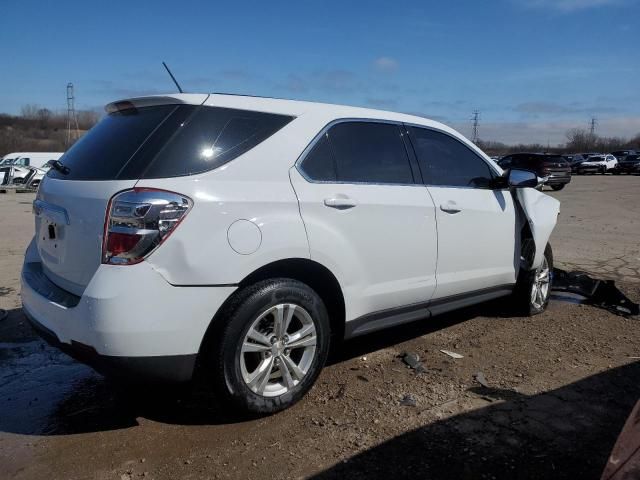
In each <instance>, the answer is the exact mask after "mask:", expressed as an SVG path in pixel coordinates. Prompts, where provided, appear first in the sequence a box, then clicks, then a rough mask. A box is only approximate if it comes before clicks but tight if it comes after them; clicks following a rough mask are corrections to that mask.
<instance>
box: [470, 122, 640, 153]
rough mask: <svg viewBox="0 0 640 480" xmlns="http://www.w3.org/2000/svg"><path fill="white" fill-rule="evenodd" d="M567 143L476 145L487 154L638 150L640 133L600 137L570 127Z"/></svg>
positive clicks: (489, 142)
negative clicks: (628, 135) (553, 145)
mask: <svg viewBox="0 0 640 480" xmlns="http://www.w3.org/2000/svg"><path fill="white" fill-rule="evenodd" d="M566 138H567V143H565V144H564V145H560V146H557V147H549V146H548V145H542V144H541V143H529V144H525V143H521V144H517V145H507V144H506V143H502V142H493V141H484V140H478V142H476V143H477V145H478V147H480V148H481V149H482V150H484V151H485V152H486V153H487V154H488V155H496V156H501V155H507V154H509V153H513V152H550V153H591V152H596V153H610V152H614V151H616V150H640V133H638V134H637V135H636V136H635V137H633V138H631V139H627V138H622V137H601V136H599V135H597V134H595V133H591V131H589V130H587V129H586V128H572V129H570V130H568V131H567V133H566Z"/></svg>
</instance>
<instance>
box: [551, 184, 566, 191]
mask: <svg viewBox="0 0 640 480" xmlns="http://www.w3.org/2000/svg"><path fill="white" fill-rule="evenodd" d="M564 186H565V184H564V183H560V184H558V185H551V188H552V189H553V190H555V191H556V192H559V191H560V190H562V189H563V188H564Z"/></svg>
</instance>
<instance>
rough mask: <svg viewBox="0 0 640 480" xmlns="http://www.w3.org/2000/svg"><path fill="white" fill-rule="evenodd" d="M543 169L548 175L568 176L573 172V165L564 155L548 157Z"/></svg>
mask: <svg viewBox="0 0 640 480" xmlns="http://www.w3.org/2000/svg"><path fill="white" fill-rule="evenodd" d="M542 169H543V172H544V174H545V175H547V176H560V177H561V176H566V175H568V174H570V173H571V166H570V165H569V162H567V161H566V160H565V159H564V158H563V157H561V156H557V157H546V158H545V160H544V161H543V162H542Z"/></svg>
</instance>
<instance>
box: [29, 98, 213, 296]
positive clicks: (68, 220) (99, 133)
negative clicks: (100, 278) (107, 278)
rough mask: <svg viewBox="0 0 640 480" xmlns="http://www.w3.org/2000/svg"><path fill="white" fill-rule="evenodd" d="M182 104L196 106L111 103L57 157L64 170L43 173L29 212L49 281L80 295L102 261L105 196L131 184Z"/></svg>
mask: <svg viewBox="0 0 640 480" xmlns="http://www.w3.org/2000/svg"><path fill="white" fill-rule="evenodd" d="M205 98H206V95H204V96H203V98H202V101H204V99H205ZM157 101H158V102H161V101H162V100H161V99H158V100H157ZM181 107H183V108H187V109H192V108H197V107H196V106H193V105H183V106H179V105H177V104H175V101H174V103H173V104H166V103H165V104H159V105H149V106H142V107H140V108H133V104H128V105H124V104H121V105H120V107H118V106H116V107H115V108H113V110H114V111H112V112H110V113H109V114H108V115H107V116H106V117H105V118H104V119H103V120H102V121H101V122H100V123H98V125H96V126H95V127H94V128H92V129H91V130H90V131H89V132H88V133H87V134H86V135H85V136H83V137H82V138H81V139H80V140H79V141H78V142H77V143H75V144H74V145H73V146H72V147H71V149H69V150H68V151H67V152H66V153H65V154H64V155H63V156H62V157H61V158H60V161H61V162H62V164H63V165H64V166H65V167H67V168H68V171H66V173H64V172H62V171H59V170H56V169H54V168H52V169H51V170H50V171H49V172H48V173H47V175H46V177H45V178H44V179H43V181H42V183H41V185H40V188H39V190H38V195H37V198H36V201H35V202H34V213H35V234H36V237H35V239H36V245H37V249H38V252H39V254H40V258H41V260H42V267H43V271H44V273H45V274H46V275H47V276H48V277H49V279H50V280H51V281H53V282H54V283H56V284H57V285H58V286H60V287H61V288H64V289H65V290H67V291H69V292H71V293H73V294H75V295H82V292H83V291H84V289H85V288H86V286H87V285H88V283H89V281H90V280H91V278H92V277H93V275H94V273H95V272H96V270H97V269H98V267H99V266H100V263H101V260H102V241H103V235H104V225H105V214H106V210H107V205H108V203H109V200H110V199H111V197H112V196H113V195H114V194H116V193H117V192H119V191H121V190H126V189H130V188H133V186H134V185H135V184H136V182H137V180H138V179H139V178H140V177H141V175H142V174H143V171H144V170H145V168H144V166H145V162H146V161H147V160H148V157H147V156H146V155H145V154H148V153H149V149H148V148H144V147H145V146H146V145H148V144H149V142H150V141H151V140H152V139H153V137H154V135H153V134H154V133H159V131H160V130H161V128H162V126H163V125H166V124H167V122H168V119H169V118H171V117H172V115H174V114H175V112H176V110H177V109H179V108H181ZM119 108H122V109H119ZM182 113H183V114H184V113H185V112H182ZM149 147H151V145H149ZM154 148H155V149H156V150H157V147H154Z"/></svg>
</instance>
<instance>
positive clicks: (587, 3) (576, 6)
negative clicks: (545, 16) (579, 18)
mask: <svg viewBox="0 0 640 480" xmlns="http://www.w3.org/2000/svg"><path fill="white" fill-rule="evenodd" d="M516 1H517V2H518V3H520V4H522V5H525V6H527V7H531V8H541V9H549V10H556V11H559V12H564V13H569V12H575V11H577V10H586V9H589V8H597V7H607V6H613V5H620V4H623V3H627V1H626V0H516Z"/></svg>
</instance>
